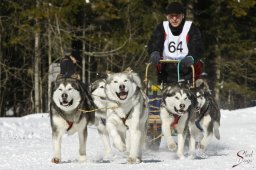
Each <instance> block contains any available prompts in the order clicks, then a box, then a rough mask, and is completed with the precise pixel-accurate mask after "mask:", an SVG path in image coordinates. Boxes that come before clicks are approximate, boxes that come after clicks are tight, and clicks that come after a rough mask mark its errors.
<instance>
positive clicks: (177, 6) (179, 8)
mask: <svg viewBox="0 0 256 170" xmlns="http://www.w3.org/2000/svg"><path fill="white" fill-rule="evenodd" d="M165 13H166V14H173V13H175V14H184V13H185V8H184V7H183V5H182V4H181V3H179V2H172V3H170V4H169V5H168V6H167V8H166V10H165Z"/></svg>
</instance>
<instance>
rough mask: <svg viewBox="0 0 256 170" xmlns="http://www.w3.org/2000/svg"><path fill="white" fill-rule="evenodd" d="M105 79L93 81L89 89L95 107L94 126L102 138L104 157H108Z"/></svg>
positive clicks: (108, 141) (108, 142)
mask: <svg viewBox="0 0 256 170" xmlns="http://www.w3.org/2000/svg"><path fill="white" fill-rule="evenodd" d="M105 84H106V80H105V79H99V80H96V81H95V82H93V83H92V84H91V86H90V91H91V94H92V98H93V102H94V104H95V105H96V107H97V110H96V111H95V126H96V127H97V129H98V132H99V135H100V136H101V138H102V141H103V145H104V148H105V155H104V158H106V159H107V158H108V157H109V156H110V155H111V153H112V151H111V150H112V149H111V144H110V139H109V134H108V131H107V128H106V119H107V110H106V109H107V108H106V107H107V102H108V101H107V96H106V94H105Z"/></svg>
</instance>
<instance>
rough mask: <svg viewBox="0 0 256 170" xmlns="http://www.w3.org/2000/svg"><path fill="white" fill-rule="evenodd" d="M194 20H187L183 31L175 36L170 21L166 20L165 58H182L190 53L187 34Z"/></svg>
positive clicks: (164, 24)
mask: <svg viewBox="0 0 256 170" xmlns="http://www.w3.org/2000/svg"><path fill="white" fill-rule="evenodd" d="M191 24H192V21H185V24H184V26H183V29H182V32H181V34H180V35H179V36H174V35H173V34H172V31H171V29H170V27H169V21H164V22H163V26H164V30H165V34H166V37H165V41H164V50H163V59H164V60H181V59H183V58H184V57H185V56H186V55H188V45H187V40H186V37H187V34H188V32H189V29H190V27H191Z"/></svg>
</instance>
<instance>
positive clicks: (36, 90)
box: [34, 1, 41, 113]
mask: <svg viewBox="0 0 256 170" xmlns="http://www.w3.org/2000/svg"><path fill="white" fill-rule="evenodd" d="M37 7H39V2H38V1H37ZM35 22H36V26H35V59H34V95H35V96H34V97H35V99H34V100H35V103H34V104H35V106H34V108H35V109H34V111H35V112H36V113H39V112H40V111H41V107H40V105H41V104H40V89H41V88H40V68H41V66H40V52H39V51H40V50H39V49H40V47H39V42H40V33H39V30H38V29H39V24H38V20H37V19H36V21H35Z"/></svg>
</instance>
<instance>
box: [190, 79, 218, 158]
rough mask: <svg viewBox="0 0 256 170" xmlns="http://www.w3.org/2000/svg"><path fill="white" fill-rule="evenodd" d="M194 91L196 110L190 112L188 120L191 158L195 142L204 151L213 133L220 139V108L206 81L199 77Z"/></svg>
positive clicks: (193, 153)
mask: <svg viewBox="0 0 256 170" xmlns="http://www.w3.org/2000/svg"><path fill="white" fill-rule="evenodd" d="M194 93H195V95H196V98H197V110H196V111H195V112H193V113H192V115H191V117H190V121H189V131H190V152H191V158H194V157H195V149H196V142H198V148H199V150H201V151H204V150H205V149H206V147H207V145H208V144H209V141H210V140H211V138H212V136H213V134H214V136H215V137H216V138H217V139H220V132H219V126H220V117H221V115H220V109H219V107H218V105H217V103H216V101H215V100H214V98H213V96H212V95H211V92H210V90H209V88H208V85H207V83H206V82H204V81H203V80H201V79H199V80H197V81H196V89H195V92H194Z"/></svg>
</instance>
